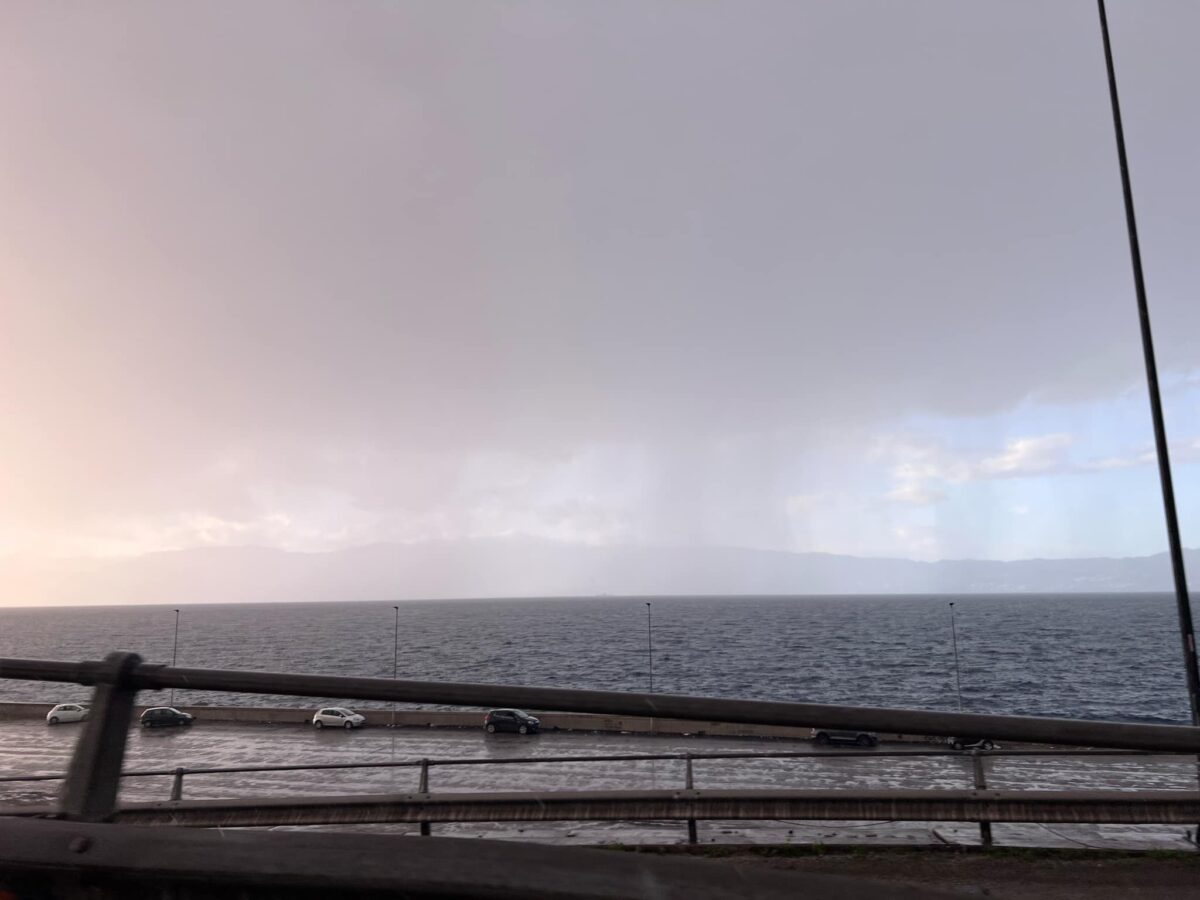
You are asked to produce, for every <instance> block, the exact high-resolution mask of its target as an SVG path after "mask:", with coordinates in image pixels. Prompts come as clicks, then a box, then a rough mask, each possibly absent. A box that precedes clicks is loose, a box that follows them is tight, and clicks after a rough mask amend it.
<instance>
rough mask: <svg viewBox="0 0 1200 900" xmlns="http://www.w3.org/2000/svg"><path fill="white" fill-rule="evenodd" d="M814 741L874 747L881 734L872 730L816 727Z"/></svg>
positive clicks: (823, 744) (823, 743) (813, 734)
mask: <svg viewBox="0 0 1200 900" xmlns="http://www.w3.org/2000/svg"><path fill="white" fill-rule="evenodd" d="M812 739H813V743H815V744H820V745H822V746H825V745H827V744H854V745H856V746H858V747H874V746H875V745H876V744H878V743H879V735H877V734H873V733H872V732H870V731H838V730H836V729H833V728H814V729H813V733H812Z"/></svg>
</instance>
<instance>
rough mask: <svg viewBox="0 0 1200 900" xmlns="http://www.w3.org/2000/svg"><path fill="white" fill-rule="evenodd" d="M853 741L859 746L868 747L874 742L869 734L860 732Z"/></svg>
mask: <svg viewBox="0 0 1200 900" xmlns="http://www.w3.org/2000/svg"><path fill="white" fill-rule="evenodd" d="M854 742H855V743H856V744H858V746H860V747H870V746H871V745H872V744H873V743H875V742H874V741H872V740H871V736H870V735H869V734H860V735H859V736H858V737H857V738H856V739H855V741H854Z"/></svg>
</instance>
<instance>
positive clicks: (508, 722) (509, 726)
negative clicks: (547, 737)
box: [483, 709, 542, 734]
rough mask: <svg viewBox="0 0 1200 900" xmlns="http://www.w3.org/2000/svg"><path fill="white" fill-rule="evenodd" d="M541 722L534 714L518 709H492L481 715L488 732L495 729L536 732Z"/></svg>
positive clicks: (524, 732) (520, 732) (522, 732)
mask: <svg viewBox="0 0 1200 900" xmlns="http://www.w3.org/2000/svg"><path fill="white" fill-rule="evenodd" d="M541 724H542V723H541V722H540V721H539V720H538V719H537V717H536V716H531V715H530V714H529V713H527V712H525V711H523V710H520V709H493V710H492V711H491V712H490V713H488V714H487V715H486V716H484V717H483V727H484V729H485V730H486V731H487V732H488V733H489V734H494V733H495V732H497V731H515V732H516V733H517V734H537V733H538V731H539V730H540V727H541Z"/></svg>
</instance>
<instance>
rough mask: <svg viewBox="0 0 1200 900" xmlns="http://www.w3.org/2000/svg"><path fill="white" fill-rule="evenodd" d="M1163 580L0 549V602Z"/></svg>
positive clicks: (688, 558) (973, 571) (960, 587)
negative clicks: (63, 554) (61, 555)
mask: <svg viewBox="0 0 1200 900" xmlns="http://www.w3.org/2000/svg"><path fill="white" fill-rule="evenodd" d="M1185 552H1186V557H1187V562H1188V568H1189V571H1191V572H1193V573H1200V550H1187V551H1185ZM1196 577H1197V578H1200V574H1197V575H1196ZM1167 590H1171V572H1170V565H1169V562H1168V559H1167V555H1166V554H1165V553H1160V554H1156V555H1154V556H1141V557H1130V558H1124V559H1107V558H1100V559H1026V560H1017V561H1012V562H996V561H986V560H947V561H941V562H914V561H912V560H904V559H879V558H864V557H855V556H838V555H834V554H827V553H785V552H775V551H766V550H747V549H741V548H736V547H635V546H615V547H592V546H585V545H578V544H562V543H555V542H552V541H542V540H535V539H525V538H511V539H489V540H473V541H432V542H425V543H416V544H373V545H369V546H363V547H355V548H351V549H347V550H339V551H334V552H329V553H294V552H288V551H284V550H274V549H269V548H265V547H212V548H200V549H192V550H179V551H172V552H165V553H152V554H148V555H145V556H137V557H123V558H114V559H57V560H34V559H24V558H14V557H9V558H7V559H0V606H40V605H48V604H119V603H166V604H173V603H201V602H273V601H311V600H410V599H420V598H431V599H436V598H450V597H548V596H597V595H602V594H617V595H656V594H657V595H669V594H674V595H687V594H730V595H732V594H938V593H946V594H962V593H1023V592H1034V593H1037V592H1044V593H1063V592H1095V593H1102V592H1138V591H1167Z"/></svg>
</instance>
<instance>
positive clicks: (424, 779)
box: [417, 759, 431, 837]
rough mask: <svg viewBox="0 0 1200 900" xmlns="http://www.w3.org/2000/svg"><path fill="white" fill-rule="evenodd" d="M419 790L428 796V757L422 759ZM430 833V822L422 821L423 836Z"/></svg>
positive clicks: (427, 835)
mask: <svg viewBox="0 0 1200 900" xmlns="http://www.w3.org/2000/svg"><path fill="white" fill-rule="evenodd" d="M417 792H418V793H421V794H425V795H426V796H428V794H429V760H428V759H423V760H421V780H420V782H418V784H417ZM430 833H431V830H430V828H429V823H428V822H422V823H421V837H429V835H430Z"/></svg>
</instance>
